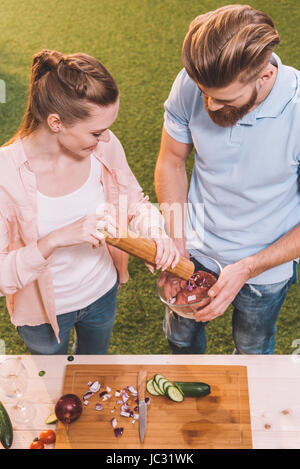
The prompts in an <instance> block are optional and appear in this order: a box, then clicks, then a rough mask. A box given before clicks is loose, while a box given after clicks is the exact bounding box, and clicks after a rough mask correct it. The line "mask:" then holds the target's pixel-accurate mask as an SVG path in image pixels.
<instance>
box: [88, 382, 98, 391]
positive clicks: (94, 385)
mask: <svg viewBox="0 0 300 469" xmlns="http://www.w3.org/2000/svg"><path fill="white" fill-rule="evenodd" d="M100 387H101V384H100V383H99V381H95V382H94V383H93V384H92V385H91V386H90V387H89V388H90V391H92V392H98V391H99V389H100Z"/></svg>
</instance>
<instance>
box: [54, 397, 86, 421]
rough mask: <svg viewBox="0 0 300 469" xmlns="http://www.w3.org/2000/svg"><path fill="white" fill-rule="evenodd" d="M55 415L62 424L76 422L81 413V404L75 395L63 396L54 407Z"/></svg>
mask: <svg viewBox="0 0 300 469" xmlns="http://www.w3.org/2000/svg"><path fill="white" fill-rule="evenodd" d="M54 412H55V415H56V417H57V418H58V420H60V421H61V422H62V423H64V424H70V423H72V422H74V421H75V420H77V419H78V418H79V417H80V415H81V413H82V403H81V400H80V399H79V397H78V396H76V395H75V394H64V395H63V396H61V398H60V399H59V400H58V401H57V403H56V405H55V411H54Z"/></svg>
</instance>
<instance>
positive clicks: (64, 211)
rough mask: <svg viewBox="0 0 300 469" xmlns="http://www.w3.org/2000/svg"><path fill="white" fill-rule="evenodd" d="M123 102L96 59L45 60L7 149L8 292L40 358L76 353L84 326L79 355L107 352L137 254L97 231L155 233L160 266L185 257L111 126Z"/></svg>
mask: <svg viewBox="0 0 300 469" xmlns="http://www.w3.org/2000/svg"><path fill="white" fill-rule="evenodd" d="M118 109H119V92H118V88H117V86H116V83H115V81H114V79H113V78H112V77H111V75H110V73H109V72H108V71H107V70H106V68H105V67H104V66H103V65H102V64H101V63H100V62H98V60H96V59H95V58H93V57H90V56H88V55H86V54H82V53H79V54H72V55H66V56H64V55H62V54H61V53H59V52H57V51H50V50H42V51H41V52H40V53H38V54H36V55H35V56H34V58H33V64H32V75H31V84H30V93H29V99H28V105H27V110H26V113H25V116H24V119H23V122H22V124H21V126H20V128H19V130H18V131H17V133H16V135H15V136H14V137H13V138H12V139H11V140H10V141H9V142H8V143H7V144H6V145H5V146H3V147H2V148H1V149H0V294H1V295H2V296H6V297H7V307H8V311H9V313H10V316H11V320H12V323H13V324H14V325H15V326H16V327H17V330H18V333H19V335H20V336H21V337H22V339H23V340H24V342H25V343H26V345H27V347H28V349H29V350H30V352H31V353H33V354H66V353H67V352H68V344H69V336H70V331H71V329H72V328H73V327H74V326H75V330H76V336H77V350H76V352H77V353H81V354H103V353H106V352H107V348H108V345H109V340H110V336H111V332H112V327H113V322H114V317H115V311H116V297H117V290H118V283H119V284H120V285H122V284H124V283H126V282H127V280H128V277H129V276H128V270H127V264H128V256H127V254H125V253H123V252H121V251H120V250H117V249H116V248H112V247H110V248H109V249H108V247H107V246H106V245H105V243H104V242H103V235H102V234H101V232H100V231H98V230H97V227H98V228H100V229H106V230H107V229H110V230H114V229H118V230H119V233H120V232H122V233H124V232H125V233H126V230H127V226H128V224H129V223H131V228H132V230H133V231H135V232H137V233H139V234H142V235H144V236H150V234H151V233H150V229H151V230H152V236H153V233H154V235H155V242H156V244H157V255H156V267H157V268H162V269H165V268H166V267H167V266H169V265H170V264H172V265H173V266H175V265H176V264H177V262H178V260H179V254H178V251H177V250H176V248H175V247H174V245H173V243H172V241H171V240H170V239H169V238H168V237H167V235H166V234H165V232H164V229H163V220H162V217H161V215H160V214H159V212H158V211H157V210H156V209H155V208H154V206H153V205H152V204H150V202H148V198H147V197H144V195H143V192H142V189H141V187H140V186H139V184H138V182H137V181H136V179H135V177H134V175H133V174H132V172H131V170H130V168H129V166H128V164H127V161H126V157H125V154H124V150H123V148H122V146H121V144H120V142H119V140H118V139H117V138H116V136H115V135H114V134H113V133H112V132H111V131H110V130H109V127H110V126H111V125H112V124H113V122H114V121H115V119H116V118H117V115H118ZM124 200H125V201H126V204H125V208H124ZM120 201H122V207H121V204H120ZM149 214H152V216H151V215H150V216H149ZM113 215H114V216H113ZM153 215H155V216H153ZM122 220H123V222H122ZM124 230H125V231H124ZM119 235H120V234H119Z"/></svg>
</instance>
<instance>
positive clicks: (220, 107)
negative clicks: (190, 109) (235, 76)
mask: <svg viewBox="0 0 300 469" xmlns="http://www.w3.org/2000/svg"><path fill="white" fill-rule="evenodd" d="M199 88H200V90H201V91H202V94H203V102H204V107H205V110H206V111H207V113H208V115H209V117H210V118H211V120H212V121H213V122H214V123H215V124H217V125H220V126H221V127H233V126H234V125H235V124H236V123H237V121H238V120H239V119H241V118H242V117H244V116H245V115H246V114H247V113H248V112H249V111H250V110H251V109H252V108H253V107H254V106H255V103H256V100H257V95H258V92H257V88H256V82H255V83H251V84H247V85H245V84H242V83H240V82H239V81H236V82H234V83H232V84H230V85H229V86H227V87H225V88H205V87H203V86H201V85H200V86H199Z"/></svg>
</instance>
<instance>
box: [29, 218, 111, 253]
mask: <svg viewBox="0 0 300 469" xmlns="http://www.w3.org/2000/svg"><path fill="white" fill-rule="evenodd" d="M97 228H98V229H97ZM112 228H114V229H115V227H114V225H113V220H112V218H111V217H110V216H109V215H107V214H105V215H95V214H92V215H85V216H84V217H82V218H80V219H79V220H76V221H75V222H73V223H70V224H69V225H66V226H63V227H62V228H58V229H57V230H54V231H52V232H51V233H49V234H48V235H46V236H45V237H44V238H42V239H40V240H39V241H38V248H39V249H40V251H41V253H42V255H43V256H44V258H45V259H47V258H48V257H49V256H50V255H51V254H52V252H53V251H54V250H55V249H56V248H59V247H65V246H74V245H76V244H82V243H90V244H91V245H92V246H93V247H95V248H96V247H99V246H101V245H103V244H104V242H105V236H104V234H102V233H101V231H99V229H101V230H108V231H110V232H111V231H112Z"/></svg>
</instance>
